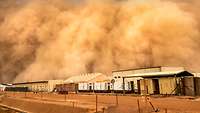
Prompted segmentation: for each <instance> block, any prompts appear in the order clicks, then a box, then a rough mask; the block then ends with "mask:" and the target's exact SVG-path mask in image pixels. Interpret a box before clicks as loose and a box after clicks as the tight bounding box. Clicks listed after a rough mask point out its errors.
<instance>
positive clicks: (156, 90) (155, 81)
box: [152, 79, 160, 94]
mask: <svg viewBox="0 0 200 113" xmlns="http://www.w3.org/2000/svg"><path fill="white" fill-rule="evenodd" d="M152 82H153V93H154V94H160V88H159V80H158V79H152Z"/></svg>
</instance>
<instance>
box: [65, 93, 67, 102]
mask: <svg viewBox="0 0 200 113" xmlns="http://www.w3.org/2000/svg"><path fill="white" fill-rule="evenodd" d="M66 100H67V94H66V93H65V101H66Z"/></svg>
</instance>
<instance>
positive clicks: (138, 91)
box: [137, 80, 141, 94]
mask: <svg viewBox="0 0 200 113" xmlns="http://www.w3.org/2000/svg"><path fill="white" fill-rule="evenodd" d="M137 89H138V90H137V93H138V94H140V93H141V90H140V80H137Z"/></svg>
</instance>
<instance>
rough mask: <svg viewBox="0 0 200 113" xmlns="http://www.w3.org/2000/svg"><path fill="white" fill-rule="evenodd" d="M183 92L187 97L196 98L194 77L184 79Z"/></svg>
mask: <svg viewBox="0 0 200 113" xmlns="http://www.w3.org/2000/svg"><path fill="white" fill-rule="evenodd" d="M183 86H184V87H183V88H184V89H183V90H184V94H185V95H187V96H194V95H195V91H194V77H185V78H183Z"/></svg>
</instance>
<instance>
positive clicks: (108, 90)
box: [108, 83, 110, 91]
mask: <svg viewBox="0 0 200 113" xmlns="http://www.w3.org/2000/svg"><path fill="white" fill-rule="evenodd" d="M108 91H110V83H108Z"/></svg>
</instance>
